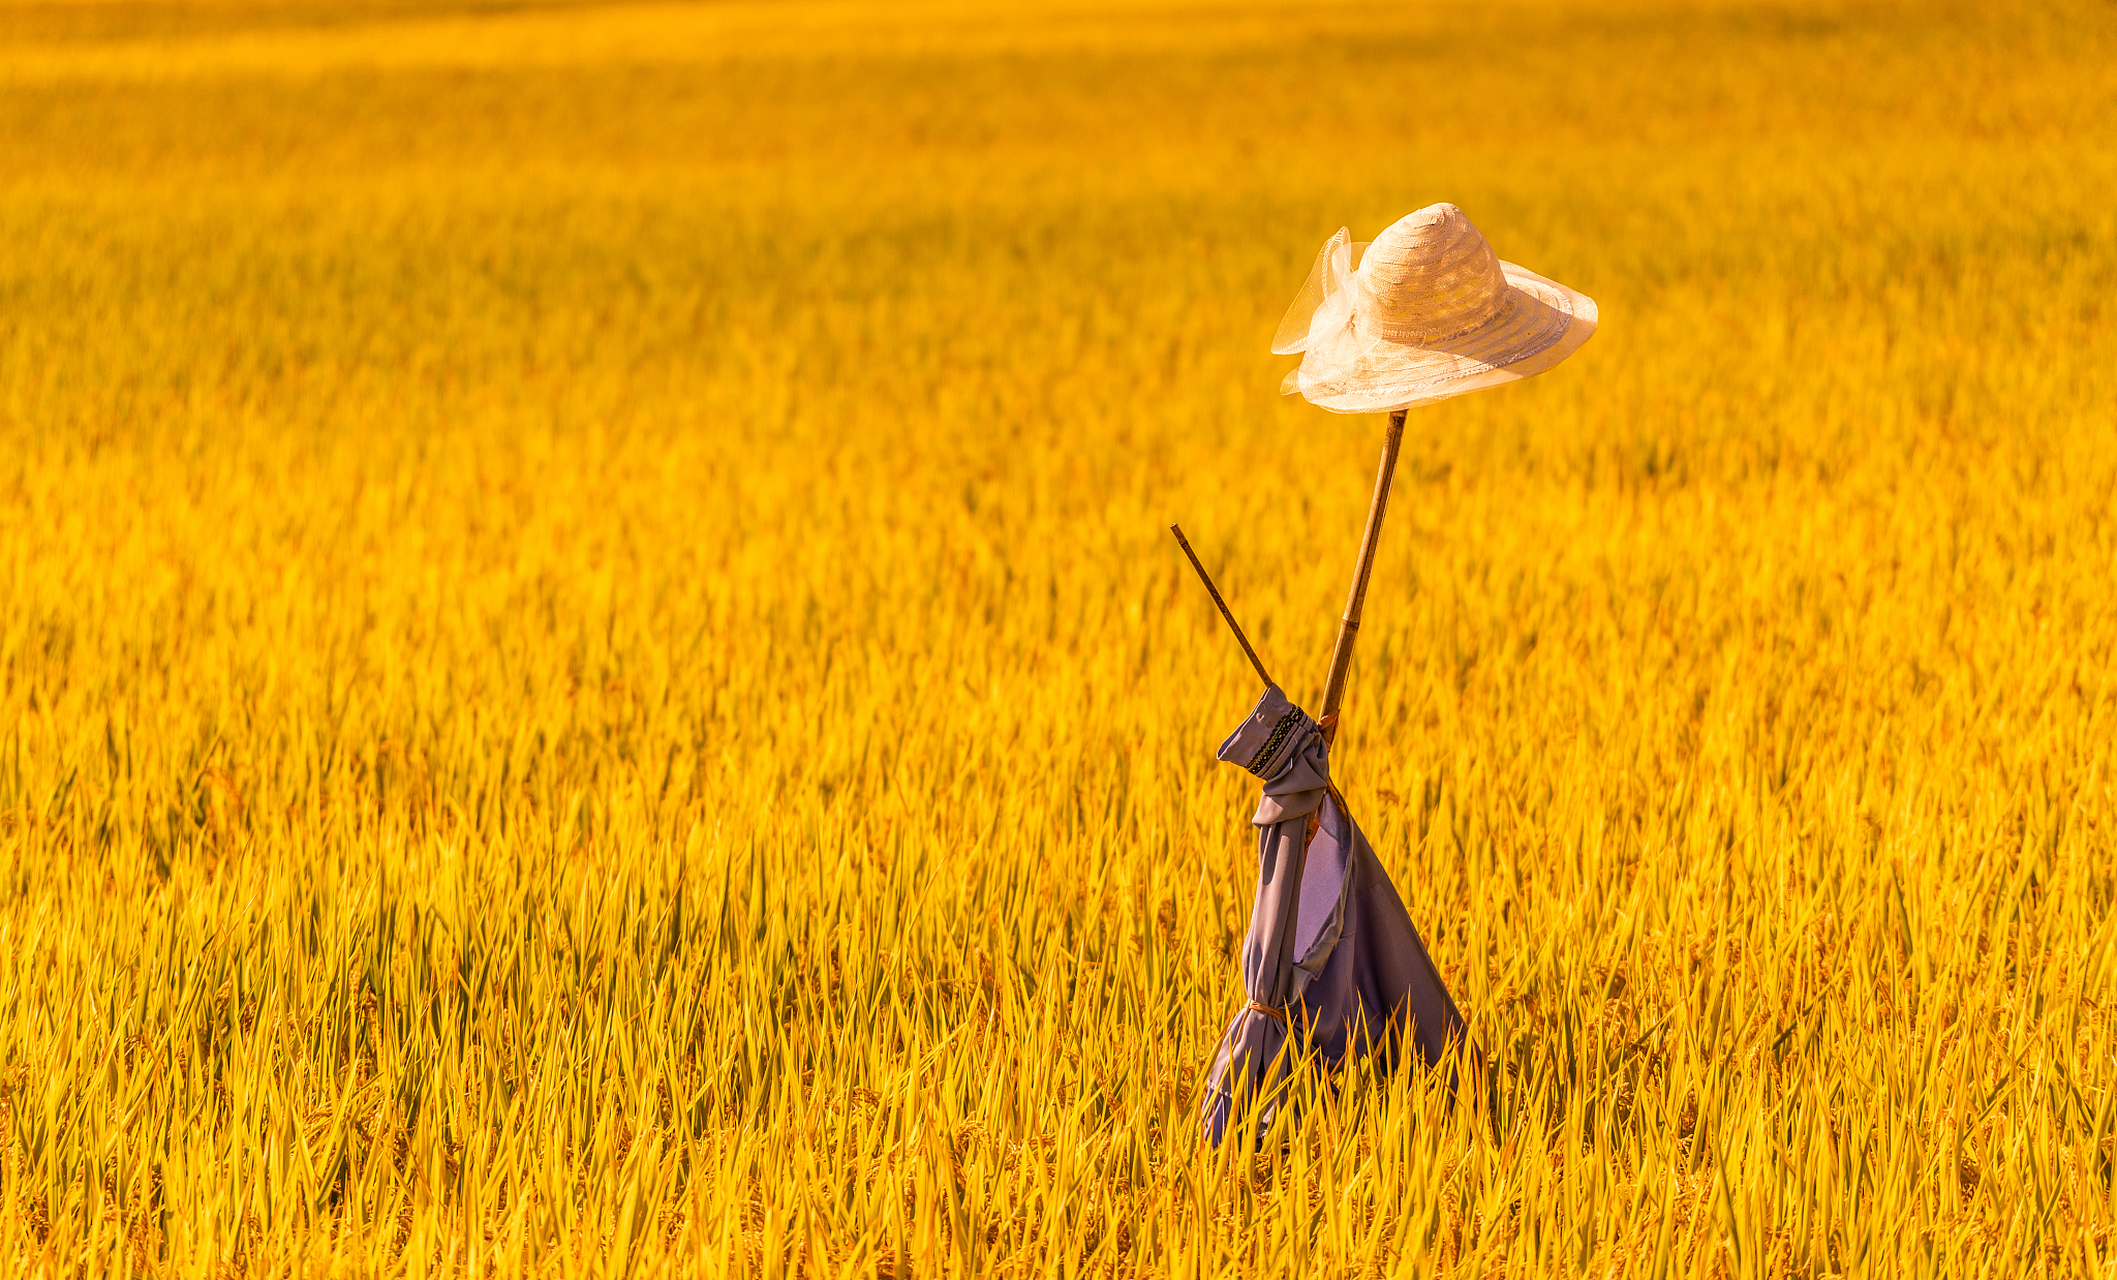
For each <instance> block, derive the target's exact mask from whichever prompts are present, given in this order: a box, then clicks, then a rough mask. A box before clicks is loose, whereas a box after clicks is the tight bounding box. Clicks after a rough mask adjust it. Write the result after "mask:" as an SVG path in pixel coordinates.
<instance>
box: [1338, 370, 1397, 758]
mask: <svg viewBox="0 0 2117 1280" xmlns="http://www.w3.org/2000/svg"><path fill="white" fill-rule="evenodd" d="M1403 443H1404V411H1403V410H1402V409H1399V410H1397V411H1396V412H1394V413H1392V414H1390V415H1389V434H1388V435H1386V436H1384V437H1383V438H1382V469H1381V470H1380V471H1378V472H1377V473H1376V474H1375V496H1374V499H1373V501H1371V502H1370V503H1368V506H1367V532H1366V533H1365V534H1364V535H1362V537H1361V538H1360V561H1359V563H1358V564H1356V565H1355V566H1353V589H1352V593H1351V594H1350V595H1348V596H1347V597H1346V598H1345V616H1344V617H1343V618H1341V619H1339V621H1338V644H1337V647H1336V648H1334V649H1332V650H1331V655H1330V679H1329V681H1328V682H1327V683H1325V684H1324V686H1323V714H1322V715H1321V716H1319V717H1317V719H1318V720H1319V721H1320V722H1321V723H1322V724H1323V726H1324V729H1323V742H1324V745H1325V746H1328V745H1330V743H1331V742H1332V741H1334V740H1335V739H1336V738H1337V736H1338V722H1337V719H1336V716H1337V714H1338V704H1339V703H1340V702H1342V701H1343V700H1344V698H1345V675H1346V672H1348V671H1350V670H1351V669H1352V665H1353V639H1354V637H1355V636H1357V635H1359V633H1360V608H1361V606H1362V605H1364V604H1365V603H1366V602H1367V575H1368V574H1369V573H1372V572H1373V571H1374V567H1375V546H1376V544H1378V543H1379V542H1381V540H1382V516H1383V513H1384V512H1386V511H1387V510H1388V509H1389V478H1390V476H1391V475H1392V474H1394V473H1395V471H1396V469H1397V450H1398V449H1399V448H1400V447H1401V446H1402V445H1403Z"/></svg>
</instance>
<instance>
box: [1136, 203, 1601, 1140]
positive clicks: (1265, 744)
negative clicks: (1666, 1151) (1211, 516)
mask: <svg viewBox="0 0 2117 1280" xmlns="http://www.w3.org/2000/svg"><path fill="white" fill-rule="evenodd" d="M1595 322H1596V313H1595V303H1594V302H1593V301H1592V300H1591V299H1589V298H1587V297H1585V296H1583V295H1581V294H1579V293H1576V292H1574V291H1573V290H1571V289H1569V288H1567V287H1566V286H1564V285H1562V284H1557V283H1554V282H1553V281H1550V280H1546V279H1544V278H1543V277H1542V276H1539V275H1536V274H1535V273H1533V272H1530V271H1526V270H1524V269H1522V268H1521V267H1517V266H1515V265H1514V264H1513V263H1510V262H1502V261H1500V260H1499V258H1498V257H1497V256H1496V255H1495V254H1494V253H1493V251H1492V246H1491V245H1490V244H1488V243H1486V241H1485V237H1484V236H1483V235H1481V234H1479V232H1478V229H1477V228H1476V227H1474V226H1472V225H1471V223H1470V219H1468V218H1466V217H1464V216H1463V211H1462V210H1460V209H1458V208H1456V207H1455V206H1454V205H1452V204H1436V205H1431V206H1428V207H1427V208H1424V209H1421V210H1419V211H1418V212H1417V213H1413V214H1410V215H1408V216H1406V217H1404V218H1402V219H1400V220H1399V221H1398V222H1396V223H1395V224H1394V225H1392V226H1390V227H1389V228H1388V229H1387V230H1385V231H1383V232H1382V234H1381V235H1379V236H1377V237H1376V238H1375V239H1374V240H1373V241H1372V242H1371V243H1365V244H1356V243H1354V242H1353V240H1352V237H1351V235H1350V234H1349V233H1348V232H1347V231H1345V230H1342V229H1341V230H1340V231H1339V232H1338V234H1336V235H1334V236H1332V237H1331V238H1330V239H1329V240H1328V241H1327V242H1325V244H1324V246H1323V249H1322V251H1321V252H1320V253H1318V254H1317V255H1316V265H1315V267H1314V269H1313V270H1311V271H1310V272H1309V277H1308V281H1307V283H1305V284H1304V285H1302V287H1301V292H1300V293H1299V294H1298V295H1297V296H1296V297H1295V299H1294V304H1293V306H1292V307H1290V308H1289V309H1288V310H1287V313H1286V318H1285V319H1284V320H1283V321H1281V322H1280V325H1279V333H1278V337H1277V339H1276V340H1275V341H1274V342H1273V344H1272V350H1273V351H1274V352H1275V353H1278V354H1281V355H1291V354H1295V353H1299V354H1300V355H1301V365H1300V367H1299V368H1298V369H1296V370H1294V371H1293V372H1292V373H1290V374H1288V375H1287V378H1286V382H1285V383H1284V385H1282V386H1281V388H1280V390H1281V391H1283V392H1285V393H1287V394H1290V395H1291V394H1294V393H1297V392H1298V393H1299V394H1300V395H1301V396H1302V397H1303V398H1305V399H1307V400H1308V401H1309V402H1310V403H1311V404H1314V405H1317V406H1319V407H1321V408H1324V409H1329V410H1331V411H1333V412H1336V413H1379V412H1385V411H1386V412H1387V413H1388V414H1389V429H1388V433H1387V435H1386V436H1385V437H1384V440H1383V445H1382V465H1381V470H1380V472H1379V474H1378V475H1377V476H1376V477H1375V492H1374V499H1373V501H1372V503H1371V504H1370V505H1369V507H1368V512H1367V531H1366V533H1365V534H1364V535H1363V536H1362V538H1361V541H1360V554H1359V559H1358V560H1357V561H1356V563H1355V566H1354V569H1353V584H1352V591H1351V593H1350V595H1349V596H1348V597H1347V599H1346V604H1345V613H1344V615H1343V617H1342V619H1341V620H1340V623H1339V628H1338V641H1337V645H1336V648H1335V649H1334V650H1333V652H1332V654H1331V664H1330V675H1329V678H1328V679H1327V681H1326V682H1325V684H1324V691H1323V711H1322V714H1321V715H1320V716H1318V717H1317V718H1315V719H1311V718H1309V716H1308V715H1307V714H1306V713H1304V712H1303V711H1302V710H1301V708H1299V707H1297V706H1295V705H1294V704H1293V703H1292V702H1291V701H1289V700H1288V698H1287V696H1286V694H1285V693H1284V692H1282V691H1281V690H1280V688H1279V686H1278V685H1277V684H1276V683H1274V682H1273V680H1272V678H1271V677H1270V675H1268V674H1267V673H1266V672H1265V669H1264V664H1263V662H1262V661H1261V660H1259V659H1258V657H1257V654H1256V651H1255V650H1254V649H1252V648H1251V647H1250V643H1249V640H1248V639H1247V638H1246V637H1244V636H1243V634H1242V629H1241V627H1239V626H1237V625H1236V623H1235V619H1234V615H1233V614H1232V613H1230V612H1229V610H1228V607H1227V604H1226V602H1225V601H1223V600H1222V599H1221V597H1220V593H1219V591H1218V590H1216V589H1214V587H1213V584H1212V580H1211V579H1210V578H1209V577H1207V575H1206V571H1205V566H1204V565H1203V564H1201V563H1199V560H1198V557H1197V555H1196V554H1195V553H1193V552H1192V551H1191V546H1190V543H1189V542H1188V541H1186V540H1185V539H1184V537H1183V533H1182V531H1181V530H1176V537H1177V541H1178V542H1179V543H1181V544H1182V546H1183V549H1184V553H1185V554H1186V555H1187V556H1189V557H1190V560H1191V564H1192V567H1194V568H1195V569H1197V571H1198V575H1199V577H1200V578H1201V579H1203V580H1204V581H1205V583H1206V589H1207V590H1208V591H1209V592H1211V593H1212V596H1213V602H1214V603H1215V604H1216V605H1218V606H1219V608H1220V611H1221V615H1222V616H1223V617H1225V618H1226V619H1227V622H1228V625H1229V626H1230V627H1231V628H1233V629H1234V631H1235V635H1236V639H1237V640H1239V641H1240V642H1241V644H1242V648H1243V652H1244V653H1246V654H1248V655H1249V659H1250V662H1251V665H1252V666H1254V667H1255V668H1256V670H1257V674H1258V676H1259V678H1261V679H1262V680H1263V681H1264V685H1265V689H1264V694H1263V696H1262V697H1260V698H1259V699H1258V701H1257V706H1256V709H1255V710H1254V711H1252V712H1251V713H1250V715H1249V717H1248V718H1247V719H1245V720H1244V721H1243V722H1242V724H1241V725H1240V726H1239V727H1238V728H1237V729H1236V730H1235V732H1234V733H1232V734H1230V735H1228V739H1227V741H1225V742H1223V743H1221V745H1220V751H1219V758H1220V759H1222V760H1225V761H1227V762H1229V763H1230V764H1234V765H1236V766H1238V767H1241V768H1244V769H1247V770H1249V771H1250V772H1251V773H1253V774H1255V775H1256V776H1257V778H1258V779H1259V781H1261V782H1262V783H1263V787H1264V795H1263V798H1262V799H1261V800H1260V801H1259V803H1258V806H1257V812H1256V815H1255V816H1254V817H1252V818H1251V822H1252V823H1253V824H1254V825H1255V826H1256V828H1257V894H1256V899H1255V905H1254V907H1253V908H1252V910H1251V912H1250V927H1249V933H1248V935H1247V936H1246V937H1245V938H1244V939H1243V947H1242V977H1243V985H1244V987H1245V989H1246V991H1247V994H1248V996H1249V1002H1248V1003H1247V1004H1246V1005H1244V1006H1243V1008H1242V1009H1241V1011H1240V1012H1238V1013H1236V1015H1235V1017H1234V1019H1233V1020H1232V1021H1231V1022H1229V1023H1228V1026H1227V1030H1226V1032H1225V1033H1223V1035H1222V1036H1221V1041H1220V1048H1219V1051H1218V1052H1217V1053H1216V1054H1215V1055H1214V1059H1213V1066H1212V1069H1211V1072H1210V1073H1209V1075H1208V1076H1207V1080H1206V1096H1205V1102H1204V1107H1203V1113H1202V1115H1201V1117H1200V1119H1201V1123H1202V1126H1203V1128H1204V1131H1205V1134H1206V1136H1207V1138H1208V1139H1209V1140H1210V1141H1211V1142H1213V1143H1214V1144H1215V1145H1216V1146H1217V1145H1218V1144H1219V1143H1220V1141H1221V1139H1222V1138H1223V1137H1224V1136H1225V1134H1226V1131H1227V1125H1228V1122H1229V1120H1230V1118H1231V1117H1232V1116H1233V1115H1235V1114H1236V1113H1237V1111H1238V1110H1239V1109H1241V1108H1242V1107H1243V1106H1245V1105H1252V1104H1254V1105H1255V1106H1256V1108H1257V1110H1256V1115H1257V1117H1258V1124H1259V1130H1258V1132H1259V1134H1260V1135H1261V1134H1262V1132H1263V1130H1264V1129H1265V1128H1266V1127H1269V1125H1270V1124H1271V1122H1272V1119H1273V1113H1274V1112H1275V1111H1276V1110H1277V1108H1278V1106H1279V1105H1280V1103H1281V1102H1282V1101H1283V1097H1284V1094H1283V1086H1284V1083H1285V1080H1286V1078H1287V1075H1288V1071H1289V1069H1290V1065H1291V1063H1292V1061H1293V1060H1295V1059H1296V1058H1302V1057H1307V1056H1309V1055H1313V1060H1315V1061H1317V1062H1320V1063H1323V1064H1325V1065H1336V1064H1338V1063H1341V1062H1343V1061H1344V1060H1345V1059H1346V1058H1347V1057H1348V1056H1349V1055H1352V1056H1370V1055H1371V1056H1373V1057H1375V1058H1376V1059H1377V1060H1378V1061H1379V1062H1380V1063H1381V1064H1382V1065H1383V1066H1384V1067H1385V1069H1386V1068H1388V1067H1393V1066H1394V1065H1396V1063H1397V1062H1399V1061H1400V1060H1402V1058H1403V1057H1404V1055H1406V1054H1407V1053H1410V1054H1416V1055H1417V1056H1418V1058H1419V1060H1420V1061H1421V1062H1423V1063H1424V1064H1426V1065H1428V1066H1432V1065H1434V1064H1436V1063H1438V1062H1439V1061H1440V1060H1441V1059H1442V1057H1443V1055H1444V1054H1446V1053H1447V1052H1448V1051H1449V1049H1450V1046H1451V1045H1457V1044H1461V1043H1463V1042H1464V1041H1465V1039H1466V1031H1465V1027H1464V1023H1463V1016H1462V1014H1461V1012H1460V1011H1459V1010H1458V1009H1457V1008H1456V1004H1455V1001H1454V1000H1452V999H1450V998H1449V995H1448V988H1447V985H1446V984H1445V983H1444V982H1443V981H1442V980H1441V974H1440V971H1439V970H1438V969H1437V968H1436V967H1435V966H1434V963H1433V959H1432V957H1431V956H1429V955H1428V954H1427V951H1426V945H1425V943H1424V942H1423V941H1421V940H1420V937H1419V931H1418V930H1417V929H1416V928H1415V927H1413V925H1412V923H1411V915H1410V913H1409V912H1407V911H1406V910H1405V908H1404V903H1403V900H1402V899H1401V898H1399V897H1398V896H1397V891H1396V887H1395V886H1394V885H1393V884H1391V883H1390V879H1389V873H1388V872H1387V871H1386V870H1384V869H1383V867H1382V863H1381V860H1380V859H1378V858H1377V857H1376V856H1375V851H1374V847H1373V846H1372V845H1370V844H1369V843H1368V841H1367V837H1366V836H1365V835H1364V834H1363V833H1362V832H1361V830H1360V827H1359V824H1358V823H1356V822H1354V821H1353V818H1352V814H1351V812H1350V811H1349V810H1348V809H1347V807H1346V804H1345V798H1344V796H1343V795H1341V794H1340V793H1339V792H1338V789H1337V788H1336V787H1335V786H1334V785H1332V781H1331V772H1330V747H1331V743H1332V741H1333V739H1334V738H1335V736H1336V733H1337V729H1338V708H1339V703H1340V701H1341V700H1342V698H1343V696H1344V693H1345V676H1346V672H1347V670H1348V669H1349V668H1350V667H1351V665H1352V647H1353V639H1354V637H1355V636H1356V635H1357V634H1358V633H1359V629H1360V611H1361V606H1362V604H1363V603H1364V601H1365V599H1366V596H1367V579H1368V574H1369V572H1370V571H1371V570H1372V569H1373V567H1374V559H1375V547H1376V544H1377V543H1378V541H1379V540H1380V536H1381V530H1382V515H1383V511H1384V509H1385V508H1386V507H1387V505H1388V501H1389V481H1390V476H1391V473H1392V472H1394V471H1395V469H1396V462H1397V449H1398V446H1399V445H1400V444H1401V443H1402V441H1403V437H1404V413H1405V411H1406V410H1407V409H1410V408H1411V407H1413V406H1414V405H1421V404H1428V403H1431V402H1433V401H1436V400H1445V399H1447V398H1449V397H1450V396H1459V395H1462V394H1464V393H1465V392H1469V391H1478V390H1482V389H1484V388H1486V387H1493V386H1498V385H1500V384H1501V383H1505V382H1513V381H1517V380H1519V379H1522V378H1527V377H1531V376H1534V375H1535V374H1539V373H1542V372H1544V371H1545V370H1546V369H1549V368H1551V367H1552V366H1554V365H1556V364H1558V362H1559V361H1561V360H1564V359H1565V358H1566V357H1567V356H1569V355H1572V354H1573V353H1574V352H1575V351H1577V350H1579V349H1580V346H1581V344H1582V343H1584V342H1586V341H1587V340H1588V338H1589V337H1590V336H1592V335H1593V334H1594V332H1595Z"/></svg>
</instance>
